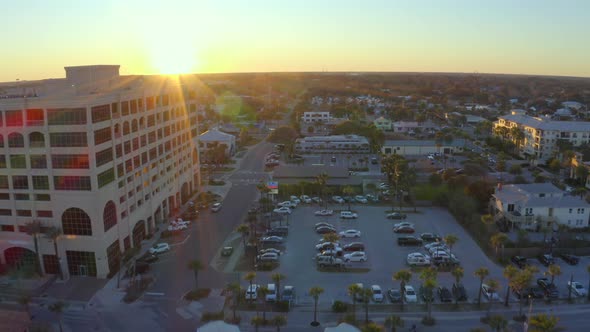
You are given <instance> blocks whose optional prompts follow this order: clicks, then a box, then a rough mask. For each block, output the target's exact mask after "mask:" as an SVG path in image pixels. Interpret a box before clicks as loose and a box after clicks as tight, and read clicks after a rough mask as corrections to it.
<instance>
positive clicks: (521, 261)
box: [510, 256, 527, 269]
mask: <svg viewBox="0 0 590 332" xmlns="http://www.w3.org/2000/svg"><path fill="white" fill-rule="evenodd" d="M510 261H511V262H512V263H513V264H514V265H516V266H518V268H520V269H524V268H525V267H526V266H527V259H526V257H522V256H512V257H511V258H510Z"/></svg>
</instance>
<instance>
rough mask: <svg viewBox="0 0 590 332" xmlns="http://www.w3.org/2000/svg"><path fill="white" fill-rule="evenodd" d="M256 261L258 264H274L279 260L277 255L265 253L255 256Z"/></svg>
mask: <svg viewBox="0 0 590 332" xmlns="http://www.w3.org/2000/svg"><path fill="white" fill-rule="evenodd" d="M256 260H257V261H260V262H276V261H278V260H279V255H277V254H276V253H274V252H267V253H264V254H262V255H258V256H256Z"/></svg>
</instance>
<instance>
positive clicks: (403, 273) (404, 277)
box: [393, 267, 590, 311]
mask: <svg viewBox="0 0 590 332" xmlns="http://www.w3.org/2000/svg"><path fill="white" fill-rule="evenodd" d="M589 269H590V267H589ZM589 271H590V270H589ZM589 273H590V272H589ZM410 279H412V272H411V271H410V270H399V271H397V272H396V273H395V274H394V275H393V280H395V281H399V282H400V286H399V290H400V293H401V295H402V298H401V302H400V303H401V311H404V300H405V297H406V284H407V283H408V282H410Z"/></svg>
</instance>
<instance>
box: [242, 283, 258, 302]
mask: <svg viewBox="0 0 590 332" xmlns="http://www.w3.org/2000/svg"><path fill="white" fill-rule="evenodd" d="M258 288H260V286H258V285H257V284H252V285H249V286H248V288H247V289H246V296H245V298H246V300H256V299H258Z"/></svg>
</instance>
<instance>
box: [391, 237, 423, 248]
mask: <svg viewBox="0 0 590 332" xmlns="http://www.w3.org/2000/svg"><path fill="white" fill-rule="evenodd" d="M397 244H398V245H400V246H422V240H421V239H419V238H417V237H415V236H400V237H398V238H397Z"/></svg>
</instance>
